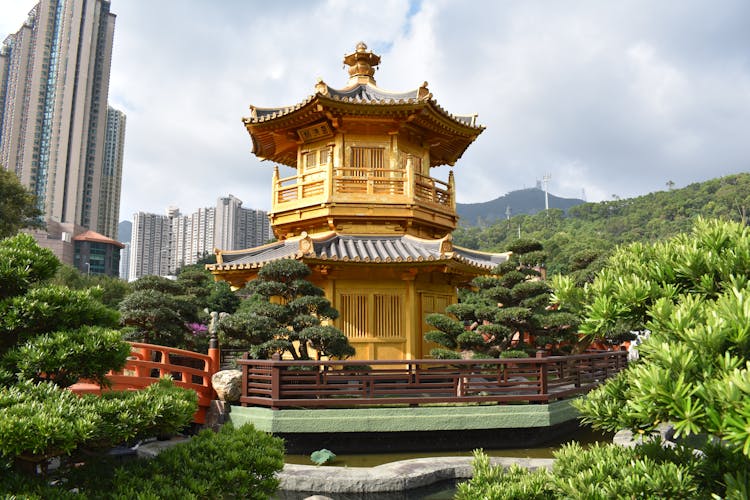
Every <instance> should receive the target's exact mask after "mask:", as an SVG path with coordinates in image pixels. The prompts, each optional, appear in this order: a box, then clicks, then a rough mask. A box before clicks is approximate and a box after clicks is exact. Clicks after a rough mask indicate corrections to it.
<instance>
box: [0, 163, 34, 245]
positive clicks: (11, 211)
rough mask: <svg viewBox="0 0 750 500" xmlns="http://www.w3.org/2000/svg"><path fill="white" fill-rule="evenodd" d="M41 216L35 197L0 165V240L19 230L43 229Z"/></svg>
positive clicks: (14, 175)
mask: <svg viewBox="0 0 750 500" xmlns="http://www.w3.org/2000/svg"><path fill="white" fill-rule="evenodd" d="M42 215H44V214H43V212H42V211H41V210H40V209H39V207H38V206H37V202H36V197H35V196H34V195H33V194H31V193H30V192H29V190H28V189H26V188H25V187H24V186H23V184H21V182H20V181H19V180H18V177H16V174H14V173H13V172H10V171H8V170H5V169H4V168H3V166H2V165H0V238H6V237H8V236H13V235H14V234H16V233H17V232H18V230H19V229H23V228H27V227H44V224H43V223H42V220H41V217H42Z"/></svg>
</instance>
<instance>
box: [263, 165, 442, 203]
mask: <svg viewBox="0 0 750 500" xmlns="http://www.w3.org/2000/svg"><path fill="white" fill-rule="evenodd" d="M452 180H453V176H452V175H451V176H450V178H449V179H448V182H445V181H441V180H439V179H435V178H433V177H429V176H427V175H423V174H420V173H416V172H413V171H411V170H410V169H402V168H400V169H385V168H350V167H343V168H325V167H324V168H319V169H314V170H306V171H304V172H301V173H299V174H297V175H293V176H290V177H283V178H279V176H278V173H274V178H273V204H272V212H273V213H279V212H285V211H288V210H296V209H299V208H303V207H309V206H313V205H322V204H327V203H371V204H372V203H377V204H387V205H420V206H423V207H425V208H429V209H431V210H434V211H437V212H442V213H446V214H454V213H455V195H454V192H455V187H454V186H453V182H452Z"/></svg>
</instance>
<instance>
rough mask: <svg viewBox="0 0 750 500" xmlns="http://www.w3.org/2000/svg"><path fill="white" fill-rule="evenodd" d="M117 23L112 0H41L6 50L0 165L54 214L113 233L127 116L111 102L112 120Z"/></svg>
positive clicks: (0, 80) (0, 76)
mask: <svg viewBox="0 0 750 500" xmlns="http://www.w3.org/2000/svg"><path fill="white" fill-rule="evenodd" d="M114 29H115V15H114V14H112V13H111V12H110V2H109V1H108V0H67V1H66V0H41V1H40V2H39V3H37V4H36V5H35V6H34V7H33V8H32V9H31V11H30V12H29V15H28V18H27V19H26V21H25V22H24V23H23V25H22V26H21V28H20V29H19V30H18V31H17V32H16V33H14V34H11V35H9V36H8V37H7V38H6V39H5V40H4V42H3V46H2V50H0V165H2V166H3V167H4V168H6V169H8V170H12V171H14V172H15V173H16V175H17V176H18V178H19V179H20V180H21V182H22V183H23V184H24V185H25V186H27V187H29V189H30V190H31V191H32V192H33V193H34V194H35V195H36V196H37V198H38V200H39V203H40V206H41V208H42V209H43V210H44V212H45V214H46V217H47V219H48V220H52V221H56V222H60V223H68V224H74V225H75V226H80V227H82V228H85V229H92V230H95V231H98V232H101V233H102V234H104V235H105V236H107V237H109V238H115V237H116V236H117V225H116V218H117V212H118V210H119V207H114V208H113V207H111V206H109V205H119V189H120V187H119V186H120V179H119V177H120V176H121V168H122V166H121V161H122V138H123V135H122V134H123V132H124V124H125V120H124V115H122V113H119V112H114V110H113V111H112V113H111V115H110V116H111V118H112V122H110V120H109V119H108V109H109V108H108V106H107V94H108V89H109V71H110V63H111V59H112V41H113V37H114ZM117 113H119V115H118V114H117ZM110 124H111V127H112V141H113V142H112V145H111V148H112V151H111V154H110V150H109V148H105V143H107V136H108V128H109V126H110ZM105 150H106V151H105ZM110 159H111V160H112V162H110V161H109V160H110ZM118 162H119V163H118ZM113 218H114V221H115V222H114V223H112V219H113ZM40 243H43V242H40Z"/></svg>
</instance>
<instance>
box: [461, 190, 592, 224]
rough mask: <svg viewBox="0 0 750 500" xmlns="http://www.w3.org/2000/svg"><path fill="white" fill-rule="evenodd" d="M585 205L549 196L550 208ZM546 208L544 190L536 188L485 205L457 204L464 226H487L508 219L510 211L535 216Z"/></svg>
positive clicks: (576, 200)
mask: <svg viewBox="0 0 750 500" xmlns="http://www.w3.org/2000/svg"><path fill="white" fill-rule="evenodd" d="M581 203H585V202H584V201H583V200H579V199H577V198H560V197H559V196H555V195H553V194H550V195H549V207H550V208H560V209H562V210H563V211H566V212H567V210H568V209H569V208H571V207H574V206H576V205H580V204H581ZM544 207H545V200H544V190H542V189H540V188H538V187H536V188H528V189H518V190H516V191H511V192H509V193H507V194H504V195H503V196H500V197H499V198H495V199H494V200H491V201H486V202H484V203H456V212H457V213H458V216H459V217H460V218H461V219H460V221H459V223H460V224H461V225H462V226H486V225H487V224H492V223H493V222H495V221H498V220H505V219H506V218H507V215H506V213H507V211H508V209H510V213H511V216H513V215H521V214H526V215H534V214H536V213H539V212H543V211H544Z"/></svg>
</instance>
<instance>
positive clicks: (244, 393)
mask: <svg viewBox="0 0 750 500" xmlns="http://www.w3.org/2000/svg"><path fill="white" fill-rule="evenodd" d="M241 359H242V360H244V361H246V360H247V353H246V352H244V353H242V357H241ZM240 366H242V394H241V395H240V404H241V405H242V406H247V403H246V402H245V401H243V399H244V398H246V397H248V396H249V394H248V393H247V384H248V380H247V379H248V375H247V366H248V365H247V363H240Z"/></svg>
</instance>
